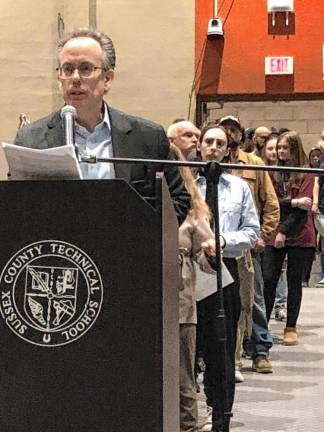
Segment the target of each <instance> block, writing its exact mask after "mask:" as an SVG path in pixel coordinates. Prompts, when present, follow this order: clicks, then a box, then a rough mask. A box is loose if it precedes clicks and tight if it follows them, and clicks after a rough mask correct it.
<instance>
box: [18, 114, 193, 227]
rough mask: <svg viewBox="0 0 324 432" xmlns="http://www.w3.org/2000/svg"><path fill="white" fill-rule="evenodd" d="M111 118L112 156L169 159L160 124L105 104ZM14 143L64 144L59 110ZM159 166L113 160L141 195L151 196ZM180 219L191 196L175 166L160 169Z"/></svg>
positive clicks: (25, 130) (21, 133)
mask: <svg viewBox="0 0 324 432" xmlns="http://www.w3.org/2000/svg"><path fill="white" fill-rule="evenodd" d="M108 111H109V117H110V122H111V133H112V146H113V151H114V156H115V157H121V158H123V157H125V158H143V159H171V158H172V157H171V155H170V149H169V142H168V139H167V137H166V135H165V132H164V130H163V128H162V127H161V126H159V125H157V124H155V123H152V122H150V121H148V120H144V119H140V118H138V117H134V116H130V115H127V114H124V113H122V112H120V111H118V110H116V109H113V108H110V107H109V108H108ZM15 144H17V145H21V146H24V147H30V148H37V149H43V148H51V147H58V146H61V145H64V135H63V127H62V121H61V117H60V111H56V112H54V113H52V114H50V115H49V116H47V117H45V118H42V119H40V120H37V121H36V122H34V123H32V124H30V125H28V126H25V127H23V128H22V129H20V130H19V131H18V133H17V136H16V139H15ZM160 170H161V168H160V167H156V166H154V167H152V166H151V167H150V166H147V165H142V164H132V165H131V164H115V173H116V178H121V179H125V180H126V181H127V182H129V183H130V184H131V185H132V186H133V187H134V188H135V189H136V190H137V191H138V192H139V193H140V194H141V195H142V196H143V197H144V198H146V199H148V200H149V201H151V200H152V198H153V197H154V193H155V188H154V180H155V173H156V171H160ZM163 171H164V174H165V178H166V181H167V183H168V186H169V190H170V194H171V198H172V200H173V203H174V207H175V211H176V214H177V217H178V220H179V222H182V221H183V220H184V219H185V217H186V215H187V212H188V209H189V207H190V198H189V195H188V193H187V191H186V189H185V187H184V183H183V181H182V178H181V175H180V173H179V171H178V169H176V168H166V169H164V170H163Z"/></svg>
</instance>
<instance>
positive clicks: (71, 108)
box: [61, 105, 77, 118]
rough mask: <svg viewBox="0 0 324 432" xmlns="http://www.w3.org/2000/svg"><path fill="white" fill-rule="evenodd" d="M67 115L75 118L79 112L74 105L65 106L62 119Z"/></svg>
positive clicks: (62, 110)
mask: <svg viewBox="0 0 324 432" xmlns="http://www.w3.org/2000/svg"><path fill="white" fill-rule="evenodd" d="M67 114H71V115H73V117H76V116H77V110H76V109H75V108H74V106H72V105H65V106H64V107H63V108H62V109H61V118H64V117H65V116H66V115H67Z"/></svg>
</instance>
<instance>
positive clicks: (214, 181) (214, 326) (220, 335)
mask: <svg viewBox="0 0 324 432" xmlns="http://www.w3.org/2000/svg"><path fill="white" fill-rule="evenodd" d="M80 162H85V163H91V164H95V163H97V162H103V163H130V164H149V165H151V166H154V165H157V164H158V165H159V166H160V167H161V166H163V167H168V166H177V167H180V166H186V167H189V168H197V167H198V168H204V171H205V177H206V180H207V183H210V184H211V186H212V189H211V190H212V202H213V208H212V212H213V215H214V233H215V244H216V257H215V268H216V287H217V291H216V292H215V293H214V294H212V295H210V296H209V297H208V298H207V299H208V303H207V310H208V315H209V316H208V321H209V322H210V326H211V335H212V337H211V341H210V347H209V355H210V359H211V361H210V369H211V371H210V375H209V377H208V379H209V381H210V384H211V388H212V390H211V394H212V398H213V400H212V404H213V406H212V408H213V413H212V420H213V423H214V420H215V417H216V411H215V407H214V400H215V399H214V395H215V394H216V392H221V393H222V394H223V395H224V397H223V404H222V407H221V411H222V418H223V421H222V423H223V426H222V429H221V432H229V426H230V418H231V417H232V416H233V414H232V412H231V409H230V407H229V394H228V365H227V361H226V350H227V347H226V337H227V335H226V316H225V311H224V295H223V287H222V273H221V272H222V270H221V247H220V240H219V209H218V183H219V178H220V175H221V173H222V169H223V168H229V169H242V165H241V164H230V163H218V162H196V161H194V162H189V161H179V160H152V159H132V158H97V157H96V156H83V155H82V156H81V155H80ZM244 169H245V170H255V171H281V172H302V173H312V174H314V175H324V170H323V169H321V168H300V167H282V166H281V167H280V166H267V165H244ZM214 342H215V343H214ZM217 345H218V346H220V347H221V358H222V360H223V361H222V365H221V366H220V365H218V364H217V360H216V358H215V349H216V347H217ZM219 367H221V376H222V381H221V382H222V384H221V388H217V385H216V383H215V380H214V376H215V374H214V371H215V368H219ZM217 409H219V407H217ZM213 430H214V427H213V428H212V431H213Z"/></svg>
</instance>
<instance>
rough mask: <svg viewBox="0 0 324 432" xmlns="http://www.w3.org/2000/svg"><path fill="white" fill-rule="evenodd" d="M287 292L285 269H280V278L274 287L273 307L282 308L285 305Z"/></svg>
mask: <svg viewBox="0 0 324 432" xmlns="http://www.w3.org/2000/svg"><path fill="white" fill-rule="evenodd" d="M287 294H288V287H287V270H286V269H282V270H281V275H280V279H279V281H278V284H277V288H276V300H275V305H274V309H275V310H278V309H281V308H284V307H286V306H287Z"/></svg>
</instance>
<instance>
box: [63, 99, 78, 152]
mask: <svg viewBox="0 0 324 432" xmlns="http://www.w3.org/2000/svg"><path fill="white" fill-rule="evenodd" d="M76 116H77V111H76V109H75V108H74V106H72V105H65V106H64V107H63V108H62V109H61V118H62V120H63V131H64V141H65V144H66V145H72V146H73V147H74V150H75V155H76V157H77V159H78V160H79V149H78V146H77V144H76V142H75V118H76Z"/></svg>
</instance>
